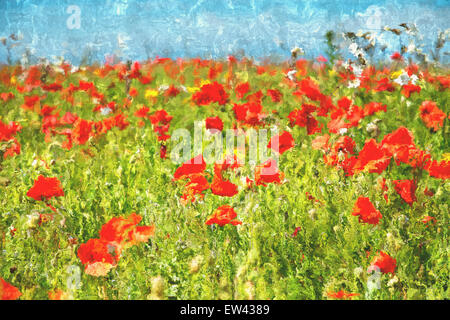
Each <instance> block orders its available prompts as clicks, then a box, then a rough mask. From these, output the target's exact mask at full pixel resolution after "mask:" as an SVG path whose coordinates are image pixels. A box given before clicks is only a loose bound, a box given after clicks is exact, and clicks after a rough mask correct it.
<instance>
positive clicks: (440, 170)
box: [425, 159, 450, 179]
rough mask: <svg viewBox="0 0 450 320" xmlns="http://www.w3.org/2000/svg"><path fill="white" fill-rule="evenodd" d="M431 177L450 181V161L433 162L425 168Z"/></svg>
mask: <svg viewBox="0 0 450 320" xmlns="http://www.w3.org/2000/svg"><path fill="white" fill-rule="evenodd" d="M425 170H427V171H428V173H429V174H430V176H431V177H434V178H438V179H450V161H448V160H445V159H443V160H441V161H440V162H438V161H436V160H433V161H430V162H429V164H428V165H427V166H426V167H425Z"/></svg>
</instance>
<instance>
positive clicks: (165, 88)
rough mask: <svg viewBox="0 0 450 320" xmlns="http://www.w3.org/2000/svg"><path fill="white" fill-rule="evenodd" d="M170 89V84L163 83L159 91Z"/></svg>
mask: <svg viewBox="0 0 450 320" xmlns="http://www.w3.org/2000/svg"><path fill="white" fill-rule="evenodd" d="M167 89H169V86H168V85H167V84H162V85H160V86H159V88H158V91H166V90H167Z"/></svg>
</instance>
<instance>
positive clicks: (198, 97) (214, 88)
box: [192, 81, 228, 106]
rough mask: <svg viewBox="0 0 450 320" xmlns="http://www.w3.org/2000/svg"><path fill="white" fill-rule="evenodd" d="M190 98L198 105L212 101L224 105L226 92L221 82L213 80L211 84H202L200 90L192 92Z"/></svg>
mask: <svg viewBox="0 0 450 320" xmlns="http://www.w3.org/2000/svg"><path fill="white" fill-rule="evenodd" d="M192 100H193V101H194V102H195V103H196V104H197V105H199V106H204V105H209V104H211V103H213V102H217V103H218V104H219V105H224V104H225V103H226V102H227V100H228V94H227V93H226V92H225V90H224V88H223V86H222V85H221V84H219V83H217V82H216V81H214V82H213V83H211V84H205V85H203V86H202V87H201V88H200V91H198V92H196V93H194V95H193V96H192Z"/></svg>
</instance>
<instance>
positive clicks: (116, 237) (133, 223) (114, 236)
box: [100, 213, 155, 249]
mask: <svg viewBox="0 0 450 320" xmlns="http://www.w3.org/2000/svg"><path fill="white" fill-rule="evenodd" d="M141 220H142V217H141V216H140V215H137V214H136V213H132V214H131V215H130V216H129V217H127V218H124V217H114V218H111V220H109V221H108V222H107V223H106V224H104V225H103V226H102V229H101V230H100V239H102V240H105V241H107V242H110V243H114V244H115V245H116V246H117V247H118V248H120V249H125V248H128V247H130V246H132V245H135V244H137V243H138V242H147V241H148V239H149V237H151V236H153V235H154V232H155V227H154V226H139V227H138V226H137V224H138V223H139V222H141Z"/></svg>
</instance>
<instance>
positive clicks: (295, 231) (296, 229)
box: [292, 227, 302, 237]
mask: <svg viewBox="0 0 450 320" xmlns="http://www.w3.org/2000/svg"><path fill="white" fill-rule="evenodd" d="M300 230H302V227H296V228H295V230H294V232H293V233H292V237H296V236H297V234H298V232H299V231H300Z"/></svg>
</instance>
